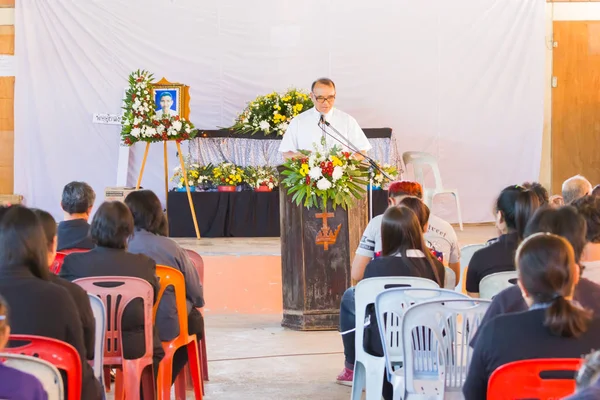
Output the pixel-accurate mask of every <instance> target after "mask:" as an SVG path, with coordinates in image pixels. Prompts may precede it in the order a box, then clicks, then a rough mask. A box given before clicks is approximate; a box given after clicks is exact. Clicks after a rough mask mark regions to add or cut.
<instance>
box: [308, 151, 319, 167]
mask: <svg viewBox="0 0 600 400" xmlns="http://www.w3.org/2000/svg"><path fill="white" fill-rule="evenodd" d="M315 165H317V156H316V154H314V153H313V154H311V155H310V157H308V166H309V167H311V168H312V167H314V166H315Z"/></svg>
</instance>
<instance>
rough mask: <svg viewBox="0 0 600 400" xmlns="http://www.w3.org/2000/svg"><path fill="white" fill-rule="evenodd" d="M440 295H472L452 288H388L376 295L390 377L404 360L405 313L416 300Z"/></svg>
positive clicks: (438, 297)
mask: <svg viewBox="0 0 600 400" xmlns="http://www.w3.org/2000/svg"><path fill="white" fill-rule="evenodd" d="M440 299H469V297H468V296H465V295H464V294H462V293H456V292H454V291H452V290H445V289H430V288H427V289H425V288H406V289H402V288H401V289H389V290H386V291H384V292H381V293H380V294H379V295H377V298H376V299H375V311H376V314H377V324H378V326H379V333H380V335H381V343H383V344H384V345H383V352H384V355H385V360H386V364H387V374H388V380H391V377H390V376H391V373H392V371H393V370H394V368H395V367H396V366H398V365H401V363H402V362H403V360H404V348H403V344H402V319H403V317H404V313H405V312H406V310H407V309H408V308H409V307H412V306H413V305H415V304H419V303H423V302H427V301H432V300H440ZM384 321H385V322H384Z"/></svg>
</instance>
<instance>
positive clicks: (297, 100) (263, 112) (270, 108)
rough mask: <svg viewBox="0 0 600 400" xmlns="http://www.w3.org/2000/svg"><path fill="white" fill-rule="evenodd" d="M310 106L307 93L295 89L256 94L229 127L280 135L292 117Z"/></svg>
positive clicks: (247, 132) (311, 104)
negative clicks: (261, 94)
mask: <svg viewBox="0 0 600 400" xmlns="http://www.w3.org/2000/svg"><path fill="white" fill-rule="evenodd" d="M312 106H313V102H312V100H311V99H310V97H309V96H308V94H306V93H304V92H302V91H300V90H297V89H289V90H288V91H287V92H285V93H283V94H281V93H277V92H273V93H269V94H267V95H265V96H258V97H257V98H256V99H254V100H253V101H251V102H250V103H248V105H247V107H246V108H245V109H244V111H242V113H241V114H240V115H238V117H237V118H236V120H235V123H234V125H233V126H232V127H231V129H233V130H235V131H237V132H239V133H243V134H252V135H254V134H255V133H258V132H263V134H264V135H271V134H275V135H277V136H282V135H283V134H284V133H285V131H286V129H287V127H288V125H289V122H290V121H291V120H292V118H294V117H295V116H297V115H298V114H300V113H301V112H303V111H306V110H308V109H309V108H311V107H312Z"/></svg>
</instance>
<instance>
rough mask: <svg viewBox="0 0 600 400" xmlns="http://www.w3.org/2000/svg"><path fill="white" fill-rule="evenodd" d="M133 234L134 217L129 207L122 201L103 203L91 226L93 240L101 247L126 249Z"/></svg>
mask: <svg viewBox="0 0 600 400" xmlns="http://www.w3.org/2000/svg"><path fill="white" fill-rule="evenodd" d="M132 234H133V217H132V216H131V212H130V211H129V208H127V206H126V205H125V204H123V203H121V202H120V201H109V202H108V201H107V202H104V203H102V205H101V206H100V208H98V211H96V214H94V218H93V219H92V224H91V227H90V236H91V237H92V240H93V241H94V242H95V243H96V244H97V245H98V246H101V247H109V248H112V249H126V248H127V240H128V239H129V237H130V236H131V235H132Z"/></svg>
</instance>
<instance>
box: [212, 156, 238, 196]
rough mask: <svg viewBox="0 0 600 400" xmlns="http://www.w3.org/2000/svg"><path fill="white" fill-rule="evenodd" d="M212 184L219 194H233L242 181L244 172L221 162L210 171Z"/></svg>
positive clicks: (235, 166) (233, 165) (230, 164)
mask: <svg viewBox="0 0 600 400" xmlns="http://www.w3.org/2000/svg"><path fill="white" fill-rule="evenodd" d="M212 173H213V182H214V184H215V185H217V186H218V189H219V191H221V192H234V191H235V188H236V186H238V185H240V184H241V183H242V182H243V180H244V170H243V169H242V168H240V167H238V166H237V165H235V164H232V163H229V162H222V163H221V164H219V165H217V166H216V167H214V168H213V170H212Z"/></svg>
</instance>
